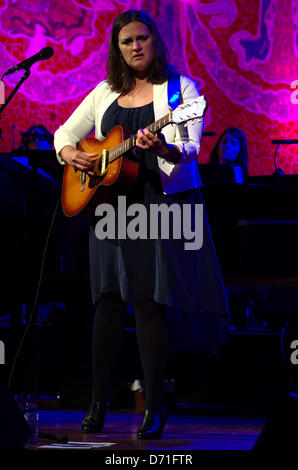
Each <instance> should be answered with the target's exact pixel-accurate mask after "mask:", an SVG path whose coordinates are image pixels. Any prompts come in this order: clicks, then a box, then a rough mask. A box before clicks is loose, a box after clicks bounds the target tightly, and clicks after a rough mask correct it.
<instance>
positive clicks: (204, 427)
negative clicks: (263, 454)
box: [26, 410, 266, 452]
mask: <svg viewBox="0 0 298 470" xmlns="http://www.w3.org/2000/svg"><path fill="white" fill-rule="evenodd" d="M84 415H85V412H84V411H77V410H76V411H71V410H67V411H62V410H58V411H57V410H40V412H39V431H40V432H41V433H52V434H60V435H67V436H68V444H67V446H66V448H70V447H71V446H72V444H70V443H71V442H74V443H77V444H73V445H74V446H76V445H78V446H82V445H83V444H84V447H83V448H86V449H87V448H90V447H92V450H105V451H113V452H117V451H122V450H125V451H126V450H132V451H134V450H135V451H137V450H145V451H150V450H169V451H173V450H174V451H179V450H180V451H188V450H189V451H191V450H209V451H210V450H250V449H252V448H253V446H254V443H255V441H256V439H257V437H258V436H259V434H260V433H261V431H262V429H263V427H264V425H265V423H266V420H265V419H264V418H254V417H239V416H237V417H235V416H232V417H229V416H197V415H196V416H192V415H188V414H170V415H169V419H168V422H167V424H166V426H165V428H164V432H163V436H162V438H161V439H159V440H139V439H138V438H137V437H136V434H137V429H138V427H139V425H140V423H141V421H142V416H143V414H142V413H136V412H128V411H121V412H116V411H110V412H108V413H107V415H106V424H105V427H104V430H103V432H102V433H96V434H84V433H81V432H80V423H81V421H82V419H83V417H84ZM88 443H92V444H88ZM58 445H59V444H57V443H56V442H54V441H51V440H46V439H44V438H40V439H39V443H38V444H37V445H34V446H32V445H30V446H29V445H28V446H27V445H26V448H28V449H33V450H40V451H42V450H43V449H53V450H55V449H57V446H58ZM45 446H46V447H45ZM48 446H50V447H48Z"/></svg>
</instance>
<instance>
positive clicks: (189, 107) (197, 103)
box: [171, 95, 207, 124]
mask: <svg viewBox="0 0 298 470" xmlns="http://www.w3.org/2000/svg"><path fill="white" fill-rule="evenodd" d="M206 107H207V101H206V100H205V97H204V95H201V96H199V97H198V98H196V99H195V100H193V101H190V102H189V103H185V104H181V105H180V106H178V107H177V108H176V109H175V110H174V111H172V115H171V122H172V123H174V124H182V123H184V122H187V121H192V120H194V119H197V118H202V117H203V116H204V113H205V110H206Z"/></svg>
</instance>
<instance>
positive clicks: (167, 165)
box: [54, 76, 203, 194]
mask: <svg viewBox="0 0 298 470" xmlns="http://www.w3.org/2000/svg"><path fill="white" fill-rule="evenodd" d="M180 85H181V95H182V102H183V103H186V102H188V101H192V100H194V99H195V98H197V97H198V96H199V91H198V88H197V86H196V84H195V82H194V81H193V80H191V79H190V78H188V77H186V76H181V78H180ZM167 86H168V82H164V83H162V84H161V85H153V104H154V115H155V120H156V121H157V120H158V119H160V118H162V117H163V116H164V115H166V114H168V112H169V105H168V93H167ZM119 95H120V94H119V93H116V92H112V91H111V89H110V86H109V85H108V83H107V82H106V81H103V82H101V83H100V84H99V85H97V87H96V88H94V90H93V91H91V93H89V94H88V95H87V97H86V98H85V99H84V100H83V101H82V103H81V104H80V105H79V106H78V107H77V109H76V110H75V111H74V112H73V114H72V115H71V116H70V118H69V119H68V120H67V121H66V122H65V123H64V124H63V125H62V126H60V127H59V129H58V130H57V131H56V132H55V136H54V145H55V148H56V152H57V158H58V160H59V162H60V163H62V164H63V163H64V162H63V161H62V159H61V157H60V155H59V154H60V152H61V150H62V149H63V147H65V146H66V145H72V146H73V147H76V144H77V142H79V141H80V140H81V139H83V138H84V137H86V136H87V135H89V134H90V132H91V131H92V130H93V128H94V126H95V137H96V138H97V139H99V140H103V139H104V137H103V135H102V133H101V120H102V117H103V114H104V112H105V111H106V110H107V108H108V107H109V106H110V105H111V104H112V102H113V101H114V100H115V99H116V98H118V97H119ZM150 124H151V123H150ZM162 132H163V134H164V136H165V139H166V141H167V143H168V144H175V145H177V146H179V147H180V149H181V151H182V156H181V158H180V159H179V162H178V163H176V164H174V163H171V162H168V161H167V160H165V159H164V158H161V157H158V165H159V169H160V176H161V183H162V187H163V191H164V193H165V194H172V193H178V192H182V191H186V190H188V189H193V188H199V187H202V181H201V178H200V175H199V170H198V165H197V161H196V160H197V156H198V154H199V152H200V141H201V137H202V132H203V122H198V120H196V121H195V122H194V124H190V123H187V125H186V127H185V126H184V124H182V125H178V126H177V125H171V124H169V125H168V126H166V127H164V128H163V130H162Z"/></svg>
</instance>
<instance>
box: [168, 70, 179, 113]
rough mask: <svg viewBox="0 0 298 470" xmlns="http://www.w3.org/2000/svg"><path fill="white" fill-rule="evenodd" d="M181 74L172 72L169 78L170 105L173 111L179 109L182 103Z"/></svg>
mask: <svg viewBox="0 0 298 470" xmlns="http://www.w3.org/2000/svg"><path fill="white" fill-rule="evenodd" d="M180 94H181V92H180V74H179V73H178V72H176V71H171V72H170V73H169V78H168V103H169V106H171V108H172V109H175V108H177V106H178V105H179V103H180Z"/></svg>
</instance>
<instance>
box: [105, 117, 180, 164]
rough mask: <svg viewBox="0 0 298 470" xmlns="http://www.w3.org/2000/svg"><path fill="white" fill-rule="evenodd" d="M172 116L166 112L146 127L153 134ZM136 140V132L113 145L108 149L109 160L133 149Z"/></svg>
mask: <svg viewBox="0 0 298 470" xmlns="http://www.w3.org/2000/svg"><path fill="white" fill-rule="evenodd" d="M171 118H172V113H171V112H170V113H169V114H166V115H165V116H164V117H162V118H161V119H158V121H155V122H153V123H152V124H150V125H149V126H147V129H148V130H149V131H150V132H152V133H153V134H155V133H156V132H158V131H159V130H160V129H162V128H163V127H165V126H167V125H168V124H170V122H171ZM136 140H137V134H134V135H132V136H131V137H129V138H128V139H126V140H124V141H123V142H121V144H119V145H117V146H116V147H114V148H113V149H112V150H110V151H109V162H110V163H111V162H113V161H114V160H116V159H117V158H119V157H121V155H123V154H124V153H125V152H127V151H128V150H131V149H133V148H134V147H135V146H136Z"/></svg>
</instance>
